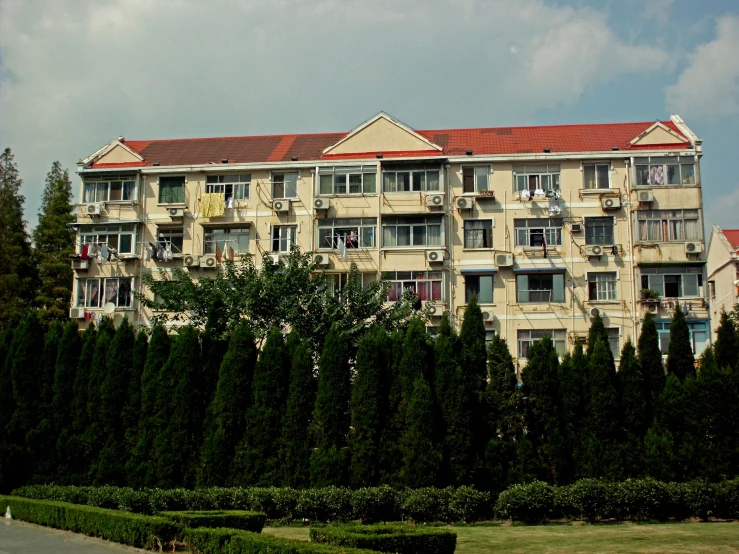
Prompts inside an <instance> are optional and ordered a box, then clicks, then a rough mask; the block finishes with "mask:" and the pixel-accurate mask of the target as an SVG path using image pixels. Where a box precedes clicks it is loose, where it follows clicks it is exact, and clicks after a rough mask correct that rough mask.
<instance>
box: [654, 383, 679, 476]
mask: <svg viewBox="0 0 739 554" xmlns="http://www.w3.org/2000/svg"><path fill="white" fill-rule="evenodd" d="M685 403H686V402H685V394H684V391H683V385H682V384H681V383H680V379H678V378H677V377H676V376H675V375H674V374H672V373H671V374H669V375H668V376H667V379H666V381H665V388H664V389H663V390H662V393H661V394H660V395H659V397H658V398H657V402H656V404H655V413H654V421H653V423H652V427H650V429H649V430H648V431H647V435H646V438H645V439H644V452H645V458H646V469H647V472H648V474H649V476H650V477H653V478H655V479H660V480H662V481H674V480H676V479H682V477H683V476H684V471H683V464H682V456H681V450H682V440H683V435H684V430H685V418H684V412H683V410H684V408H685Z"/></svg>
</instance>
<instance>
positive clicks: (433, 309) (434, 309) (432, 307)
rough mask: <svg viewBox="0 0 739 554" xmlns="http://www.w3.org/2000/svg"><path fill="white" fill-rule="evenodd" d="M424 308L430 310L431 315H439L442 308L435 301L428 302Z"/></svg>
mask: <svg viewBox="0 0 739 554" xmlns="http://www.w3.org/2000/svg"><path fill="white" fill-rule="evenodd" d="M424 308H426V310H427V311H428V314H429V315H439V312H440V311H441V309H440V308H439V307H438V306H437V305H436V304H435V303H433V302H426V303H425V305H424Z"/></svg>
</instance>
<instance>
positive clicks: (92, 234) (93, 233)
mask: <svg viewBox="0 0 739 554" xmlns="http://www.w3.org/2000/svg"><path fill="white" fill-rule="evenodd" d="M85 228H88V229H90V230H89V231H83V229H85ZM123 236H126V237H130V238H129V240H130V246H131V248H130V250H125V251H124V250H122V249H121V244H122V242H123V241H122V240H121V237H123ZM101 237H105V240H100V239H101ZM109 237H116V239H115V241H113V242H111V240H110V238H109ZM137 238H138V225H137V224H135V223H119V224H112V225H85V226H84V227H82V226H81V227H80V230H79V231H78V234H77V248H78V250H77V253H78V254H79V253H81V252H82V246H83V245H85V244H87V245H90V244H95V245H102V244H107V245H108V246H109V247H113V248H115V250H116V252H118V254H128V255H133V254H136V250H137V246H138V245H137Z"/></svg>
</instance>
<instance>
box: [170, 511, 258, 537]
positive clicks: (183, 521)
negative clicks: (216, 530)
mask: <svg viewBox="0 0 739 554" xmlns="http://www.w3.org/2000/svg"><path fill="white" fill-rule="evenodd" d="M159 515H160V516H161V517H165V518H167V519H171V520H172V521H174V522H176V523H178V524H179V525H181V526H182V527H226V528H229V529H240V530H242V531H251V532H252V533H261V532H262V527H264V520H265V519H267V514H262V513H259V512H244V511H239V510H228V511H227V510H209V511H202V512H160V513H159Z"/></svg>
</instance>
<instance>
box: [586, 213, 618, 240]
mask: <svg viewBox="0 0 739 554" xmlns="http://www.w3.org/2000/svg"><path fill="white" fill-rule="evenodd" d="M614 228H615V223H614V220H613V217H586V218H585V244H601V245H608V246H610V245H612V244H614V242H613V230H614Z"/></svg>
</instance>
